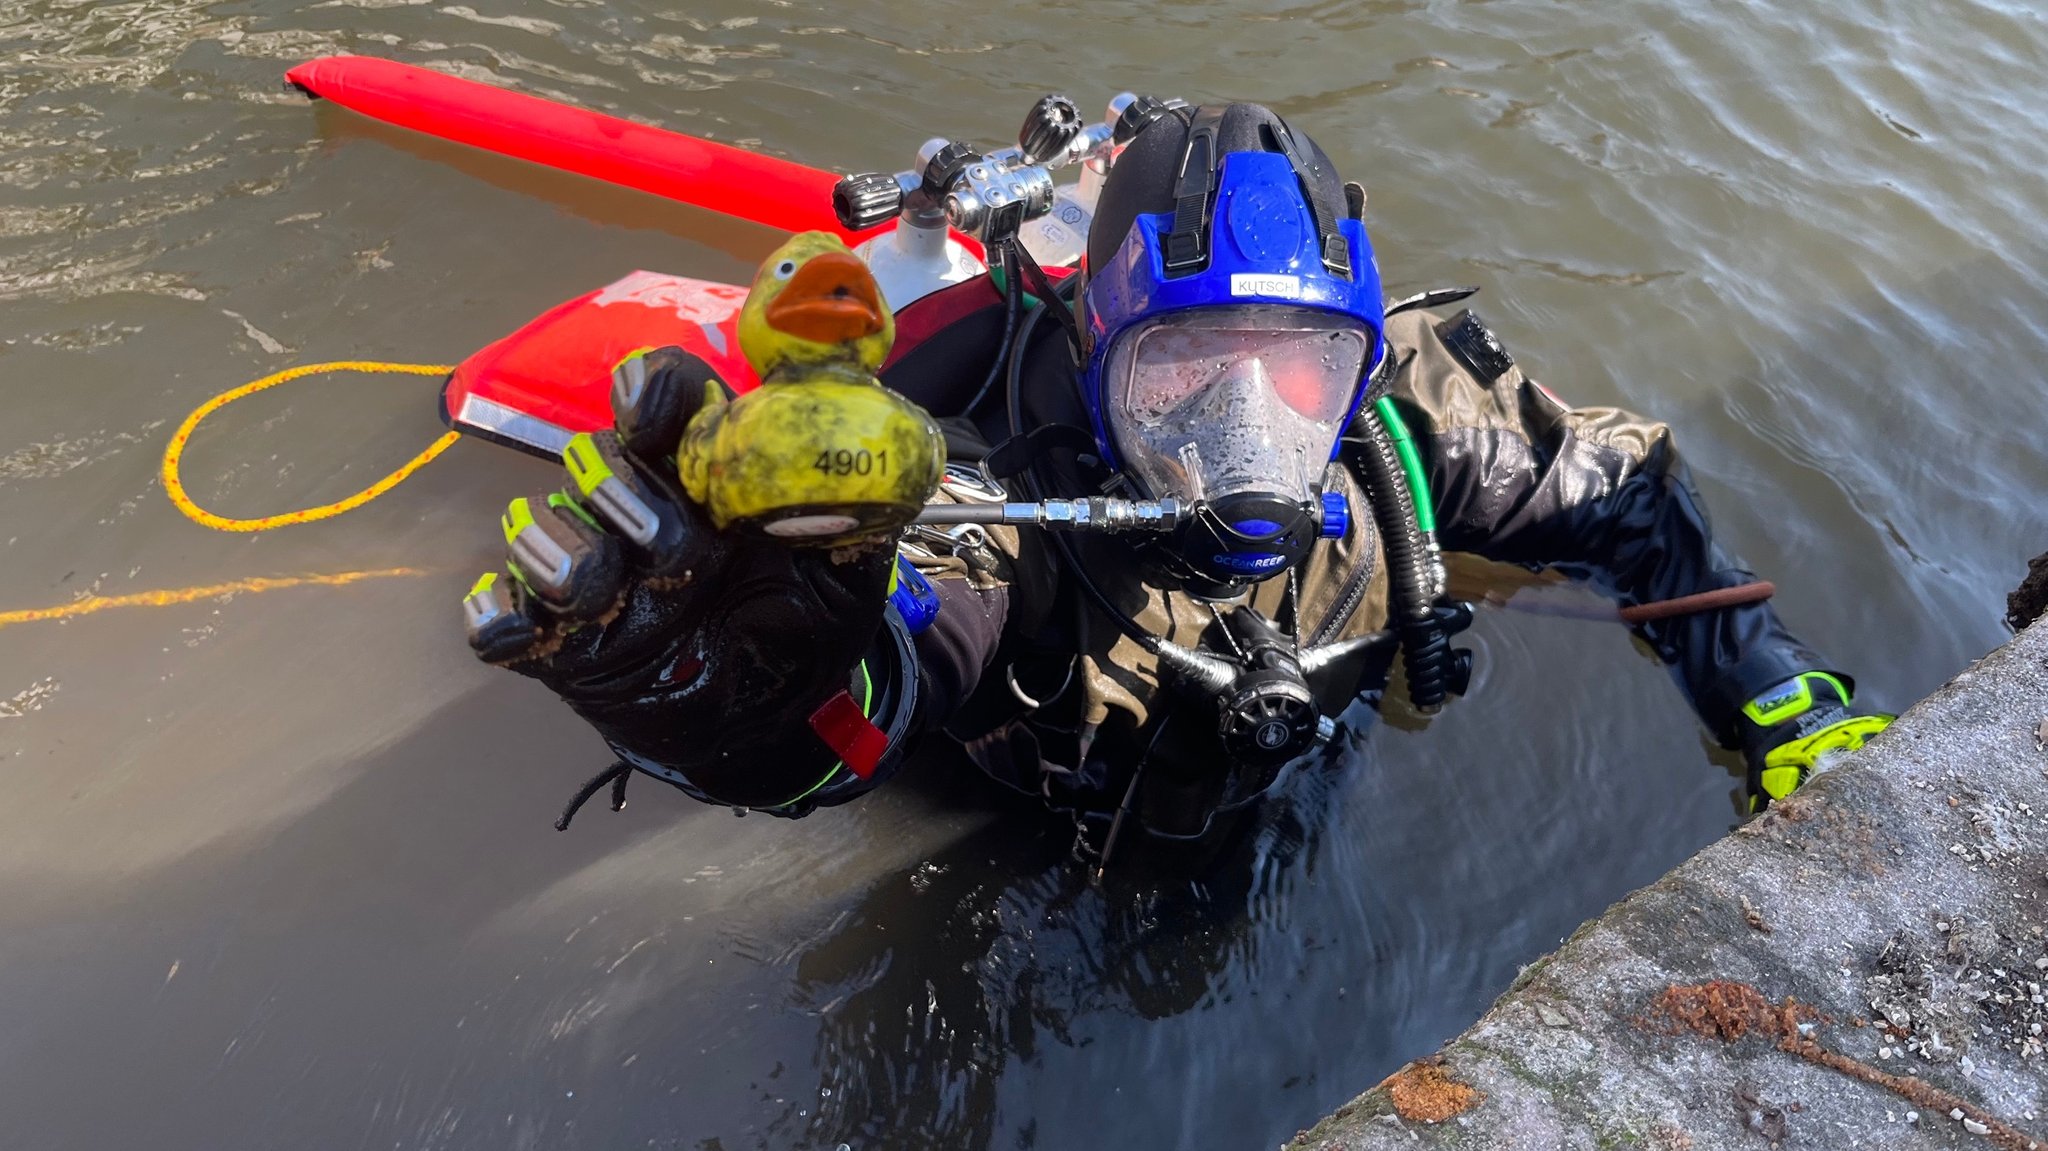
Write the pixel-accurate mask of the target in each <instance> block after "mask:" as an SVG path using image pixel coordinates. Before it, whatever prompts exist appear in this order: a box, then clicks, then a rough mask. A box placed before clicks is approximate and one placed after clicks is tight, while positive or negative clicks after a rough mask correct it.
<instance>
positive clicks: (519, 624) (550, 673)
mask: <svg viewBox="0 0 2048 1151" xmlns="http://www.w3.org/2000/svg"><path fill="white" fill-rule="evenodd" d="M723 386H724V385H723V384H721V383H720V382H719V381H718V379H717V378H716V377H715V376H714V375H713V374H712V372H711V369H710V367H709V365H707V364H705V363H704V362H703V361H702V360H700V359H698V358H697V357H695V356H692V355H690V354H689V353H687V352H684V351H682V350H681V349H680V348H673V347H670V348H662V349H659V350H655V351H649V352H640V353H635V354H634V355H632V356H629V357H627V358H626V359H625V360H623V361H621V362H620V364H619V366H618V367H617V368H616V369H615V370H614V371H613V373H612V409H613V413H614V416H615V418H616V427H615V429H614V430H613V431H606V432H598V433H595V434H585V435H579V436H577V437H576V438H575V439H574V440H573V441H571V443H570V444H569V446H568V447H567V448H566V449H564V451H563V453H562V454H563V459H564V461H565V462H566V463H567V465H568V472H569V484H568V486H567V487H566V489H565V490H563V491H560V492H554V493H550V494H547V495H542V496H530V497H523V498H521V499H517V500H514V501H512V504H511V506H510V507H509V508H508V509H507V510H506V513H505V516H504V519H503V521H502V527H503V528H504V534H505V542H506V549H507V553H508V562H507V565H506V567H507V571H506V573H498V572H491V573H487V574H485V575H484V576H483V578H482V579H480V580H478V581H477V584H476V586H475V588H474V589H472V591H471V592H470V594H469V596H468V598H467V599H466V600H465V601H464V605H463V607H464V616H465V619H466V622H467V625H468V632H469V642H470V646H471V647H472V648H474V649H475V651H476V653H477V655H478V656H479V657H480V658H482V659H483V660H485V661H486V662H489V663H493V664H497V665H499V666H501V667H506V668H510V669H511V670H513V671H516V672H518V673H520V674H521V675H526V676H531V677H533V678H534V679H537V680H539V681H541V682H542V683H544V684H546V685H547V686H548V687H549V688H551V689H553V690H554V691H555V693H556V694H558V695H560V696H561V697H562V699H563V700H564V701H566V702H567V703H568V704H569V706H570V707H571V708H573V709H574V710H575V712H576V714H578V715H580V716H582V717H583V718H584V719H585V720H587V721H589V723H590V724H591V726H592V727H595V728H596V729H597V731H598V734H600V735H602V736H603V737H604V739H605V741H606V742H607V743H608V744H610V745H611V746H612V748H613V750H614V751H616V752H618V753H619V755H620V757H621V762H622V764H625V765H630V766H632V767H635V768H639V769H640V770H642V771H646V772H648V773H650V774H654V775H656V776H657V777H658V778H662V779H664V780H666V781H667V782H670V783H674V784H676V785H677V786H679V787H681V788H682V789H683V790H684V791H686V792H688V793H690V794H691V795H693V796H695V797H696V798H699V799H703V800H706V801H707V802H715V803H721V804H731V805H734V806H744V807H760V808H770V809H774V808H787V807H788V805H790V804H792V803H794V802H795V801H796V800H798V799H800V798H801V797H802V796H803V794H804V793H806V792H808V791H810V790H812V789H815V788H817V787H819V786H821V785H822V784H823V783H824V781H825V780H827V779H829V778H830V777H831V776H832V775H833V774H834V772H835V771H837V770H838V769H839V764H840V759H841V756H840V754H839V752H837V751H835V750H834V749H833V747H831V746H828V745H827V743H826V742H825V736H826V735H828V734H830V731H831V729H832V728H833V727H834V726H835V725H836V726H837V727H839V728H840V729H842V730H843V729H844V728H845V726H846V724H847V723H848V722H849V721H851V722H853V723H854V724H855V725H856V726H857V725H858V724H859V722H861V721H860V716H861V710H862V707H861V705H862V704H863V702H864V700H863V693H862V685H863V684H864V683H866V684H867V685H868V690H869V694H872V677H871V676H870V675H869V674H867V669H866V668H865V666H864V665H863V662H862V657H863V655H864V654H865V653H866V652H867V651H868V650H869V647H870V645H871V644H872V643H874V642H875V640H876V635H877V630H878V628H879V627H880V625H881V623H882V618H883V609H884V607H885V604H886V601H887V596H888V590H889V582H890V572H891V565H892V564H893V562H894V560H895V555H896V548H895V544H894V539H893V536H884V537H882V538H879V539H877V540H876V541H874V542H873V543H863V544H859V545H856V546H850V547H845V548H838V549H831V550H825V549H815V548H796V547H787V546H783V545H780V544H776V543H772V542H764V541H757V540H749V539H744V538H740V537H738V536H734V535H728V534H722V533H719V532H717V531H715V530H714V529H713V528H712V526H711V524H710V522H709V520H708V519H707V518H706V516H705V514H704V511H703V509H702V508H700V507H698V506H697V505H696V504H694V503H693V502H691V500H690V499H689V497H687V496H686V495H685V494H684V493H683V491H682V488H681V485H680V483H679V482H678V480H677V475H676V464H675V452H676V446H677V444H678V442H679V441H680V439H681V437H682V433H683V428H684V425H685V424H687V423H688V421H689V419H690V416H691V415H692V414H693V413H695V412H696V411H697V409H698V408H699V407H700V406H701V405H702V404H703V403H704V402H705V399H706V397H707V396H708V395H710V394H712V391H713V390H714V389H721V388H723ZM849 693H850V698H846V699H842V698H841V697H842V696H843V695H849ZM848 708H852V709H854V710H852V711H851V713H850V715H849V714H848V711H847V709H848ZM821 717H822V718H821ZM615 774H616V778H617V780H618V781H619V782H620V783H622V782H623V780H624V778H625V777H626V773H625V771H624V770H623V768H621V769H619V770H618V771H617V772H616V773H615ZM600 778H601V779H610V778H613V776H612V775H609V774H608V775H607V776H603V777H600ZM597 782H598V781H593V788H594V787H595V786H596V785H597ZM616 786H618V785H617V784H615V787H616ZM589 790H590V789H586V792H585V793H584V795H582V796H579V797H578V800H577V803H580V802H581V801H582V799H584V798H587V797H588V793H589ZM614 794H615V796H618V797H620V801H621V802H622V801H623V791H617V790H615V792H614ZM573 810H574V805H572V807H571V811H572V812H573ZM783 813H785V814H798V813H800V812H797V811H788V810H785V811H784V812H783ZM567 818H568V817H567V815H566V814H565V815H564V817H563V824H561V825H558V826H562V825H566V821H567Z"/></svg>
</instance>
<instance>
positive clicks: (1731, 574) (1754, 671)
mask: <svg viewBox="0 0 2048 1151" xmlns="http://www.w3.org/2000/svg"><path fill="white" fill-rule="evenodd" d="M1387 336H1388V341H1389V345H1390V349H1391V352H1392V354H1393V355H1395V356H1396V357H1397V358H1396V366H1395V377H1394V381H1393V385H1392V395H1393V397H1394V399H1395V402H1396V404H1397V405H1398V406H1399V407H1400V408H1401V409H1402V412H1403V415H1404V417H1405V418H1406V419H1407V420H1408V422H1409V425H1410V428H1411V430H1412V431H1413V432H1414V433H1415V435H1416V439H1417V441H1418V444H1417V446H1418V448H1419V449H1420V451H1421V453H1422V456H1423V460H1424V466H1425V470H1426V472H1427V474H1428V477H1429V483H1430V488H1431V492H1432V495H1433V497H1434V501H1435V506H1436V515H1437V537H1438V541H1439V542H1440V543H1441V545H1442V546H1443V547H1444V549H1445V550H1447V551H1464V552H1471V553H1473V554H1476V555H1479V556H1482V557H1484V558H1486V559H1490V560H1497V561H1501V562H1505V563H1513V564H1518V565H1522V566H1526V567H1529V568H1532V569H1547V570H1551V571H1556V572H1559V573H1560V574H1564V575H1567V576H1571V577H1574V578H1579V579H1584V580H1587V581H1589V582H1591V583H1592V584H1594V585H1595V586H1597V587H1599V588H1600V589H1602V590H1603V591H1605V592H1606V593H1608V594H1610V595H1612V596H1613V597H1614V598H1615V599H1616V600H1617V601H1619V603H1620V604H1621V605H1622V606H1629V605H1633V604H1641V603H1650V602H1654V601H1657V600H1664V599H1671V598H1675V597H1678V596H1683V595H1690V594H1693V593H1695V592H1703V591H1709V590H1712V589H1715V588H1722V587H1732V586H1735V585H1739V584H1744V583H1748V582H1751V581H1752V580H1754V579H1755V578H1756V577H1755V576H1754V575H1753V574H1752V573H1751V572H1750V571H1749V570H1748V569H1746V568H1745V567H1744V566H1743V565H1742V564H1741V563H1740V562H1739V561H1738V560H1737V559H1736V558H1735V557H1734V556H1731V555H1729V554H1728V553H1727V551H1725V550H1724V549H1723V548H1722V547H1721V546H1720V545H1719V544H1717V543H1716V542H1715V541H1714V538H1713V534H1712V532H1711V530H1710V529H1709V527H1708V523H1707V516H1706V511H1705V509H1704V508H1703V507H1702V506H1701V503H1700V498H1699V493H1698V492H1697V491H1695V490H1694V488H1693V485H1692V481H1691V478H1690V476H1689V474H1688V472H1687V469H1686V466H1685V464H1684V462H1683V461H1682V460H1681V459H1680V457H1679V454H1678V449H1677V448H1676V447H1675V446H1674V444H1673V443H1672V436H1671V430H1670V428H1668V427H1667V426H1665V425H1664V424H1662V423H1658V422H1654V421H1651V420H1645V419H1643V418H1641V417H1638V416H1635V415H1631V414H1630V413H1628V412H1624V411H1621V410H1618V409H1615V408H1572V407H1569V406H1567V405H1566V404H1565V403H1563V402H1562V401H1560V400H1559V399H1558V398H1557V397H1556V396H1555V395H1553V394H1552V393H1551V392H1550V391H1549V390H1548V389H1546V388H1544V387H1543V386H1542V385H1540V384H1538V383H1536V382H1535V381H1534V380H1531V379H1529V378H1528V377H1526V376H1525V375H1523V373H1522V370H1521V368H1520V367H1518V366H1516V364H1515V362H1514V359H1513V357H1512V356H1510V355H1509V354H1508V353H1507V352H1506V350H1504V349H1503V348H1502V347H1501V345H1500V343H1499V341H1498V340H1497V339H1495V337H1494V336H1493V334H1492V333H1491V332H1490V331H1488V330H1487V328H1486V327H1485V325H1484V324H1482V323H1481V322H1480V321H1479V319H1478V317H1476V316H1475V315H1474V314H1473V313H1471V312H1470V311H1462V312H1459V313H1458V314H1457V315H1454V316H1451V317H1450V318H1448V319H1444V318H1441V317H1439V316H1437V315H1432V314H1431V313H1429V312H1427V311H1422V310H1414V311H1409V312H1405V313H1402V314H1399V315H1397V316H1394V317H1392V318H1390V319H1389V321H1388V325H1387ZM1635 632H1636V634H1637V635H1638V636H1640V637H1641V638H1642V639H1643V640H1644V641H1646V642H1647V643H1648V644H1649V645H1650V646H1651V647H1652V648H1653V649H1654V650H1655V651H1656V652H1657V654H1658V655H1659V656H1660V657H1661V658H1662V659H1663V660H1664V662H1665V663H1666V664H1668V665H1670V666H1671V668H1672V669H1673V671H1674V673H1675V674H1676V676H1677V678H1678V680H1679V682H1680V683H1681V684H1682V685H1683V687H1684V688H1685V690H1686V691H1687V693H1688V695H1689V696H1690V698H1691V699H1692V702H1693V706H1694V708H1695V709H1696V710H1697V711H1698V713H1699V715H1700V718H1701V719H1702V720H1703V721H1704V722H1705V723H1706V724H1707V727H1708V729H1709V730H1710V731H1712V732H1713V733H1714V735H1715V737H1716V738H1717V739H1719V740H1720V741H1721V742H1722V743H1723V744H1724V745H1725V746H1734V743H1735V740H1736V735H1737V728H1736V720H1737V717H1738V715H1739V710H1740V708H1741V706H1742V704H1743V702H1744V701H1746V700H1748V699H1751V698H1753V697H1755V696H1756V695H1757V694H1758V693H1760V692H1762V691H1763V690H1765V689H1766V688H1769V687H1770V686H1772V685H1773V684H1777V683H1781V682H1783V681H1785V680H1787V679H1789V678H1791V677H1792V676H1793V675H1796V674H1798V673H1799V672H1802V671H1813V670H1830V669H1828V668H1827V666H1826V664H1825V662H1824V661H1823V660H1822V659H1821V657H1820V656H1819V655H1818V654H1817V653H1815V652H1814V651H1813V650H1812V649H1810V648H1808V647H1807V646H1806V645H1805V644H1803V643H1801V642H1800V641H1799V639H1798V638H1797V637H1795V636H1794V635H1793V634H1792V633H1791V632H1790V631H1788V630H1787V629H1786V627H1785V625H1784V623H1783V622H1782V621H1781V620H1779V618H1778V615H1777V613H1776V612H1775V611H1773V610H1772V609H1771V607H1770V606H1769V604H1768V603H1757V604H1748V605H1743V606H1738V607H1730V608H1722V609H1719V610H1713V611H1704V612H1697V613H1694V614H1691V615H1683V616H1678V617H1674V618H1670V619H1666V620H1661V621H1657V622H1653V623H1648V624H1643V625H1640V626H1638V627H1636V628H1635Z"/></svg>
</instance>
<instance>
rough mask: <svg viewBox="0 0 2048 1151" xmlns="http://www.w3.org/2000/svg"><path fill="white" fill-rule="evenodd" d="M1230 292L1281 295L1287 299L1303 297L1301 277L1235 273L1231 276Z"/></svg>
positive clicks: (1250, 294) (1239, 294) (1245, 294)
mask: <svg viewBox="0 0 2048 1151" xmlns="http://www.w3.org/2000/svg"><path fill="white" fill-rule="evenodd" d="M1230 294H1231V295H1233V296H1279V297H1280V298H1281V299H1285V300H1299V299H1300V298H1301V277H1300V276H1262V275H1257V274H1248V273H1233V274H1232V275H1231V277H1230Z"/></svg>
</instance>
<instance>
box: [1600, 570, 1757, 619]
mask: <svg viewBox="0 0 2048 1151" xmlns="http://www.w3.org/2000/svg"><path fill="white" fill-rule="evenodd" d="M1776 594H1778V585H1777V584H1774V583H1772V582H1771V581H1769V580H1757V581H1756V582H1755V583H1746V584H1737V585H1735V586H1734V587H1721V588H1715V589H1714V590H1713V591H1703V592H1696V593H1694V594H1692V595H1682V596H1679V597H1678V598H1676V599H1660V600H1655V601H1653V602H1651V603H1641V604H1637V605H1636V606H1634V607H1625V608H1622V609H1621V622H1623V623H1626V624H1638V623H1651V622H1653V621H1655V620H1660V619H1670V618H1671V617H1672V616H1677V615H1691V614H1693V613H1694V612H1702V611H1718V610H1719V609H1721V608H1724V607H1739V606H1741V605H1743V604H1746V603H1761V602H1762V601H1764V600H1767V599H1769V598H1771V597H1772V596H1774V595H1776Z"/></svg>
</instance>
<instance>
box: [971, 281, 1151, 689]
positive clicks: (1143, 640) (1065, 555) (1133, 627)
mask: <svg viewBox="0 0 2048 1151" xmlns="http://www.w3.org/2000/svg"><path fill="white" fill-rule="evenodd" d="M1061 286H1062V287H1064V286H1065V285H1061ZM1054 299H1057V296H1056V295H1052V294H1048V296H1047V297H1046V298H1045V299H1041V300H1040V301H1039V303H1038V306H1037V307H1035V308H1033V309H1031V314H1030V315H1028V316H1026V317H1024V326H1023V328H1022V329H1020V330H1019V331H1018V333H1017V342H1016V346H1015V347H1014V348H1012V349H1011V351H1010V362H1009V365H1008V368H1009V370H1008V374H1007V377H1006V379H1005V380H1004V387H1005V388H1007V389H1008V391H1009V395H1008V397H1007V399H1008V405H1007V411H1008V415H1009V421H1010V436H1011V438H1012V439H1015V438H1016V437H1018V436H1021V435H1023V434H1024V388H1023V382H1024V361H1025V359H1026V358H1027V357H1028V356H1030V354H1031V337H1032V336H1033V335H1034V334H1036V332H1037V329H1038V322H1039V321H1040V320H1042V319H1044V318H1045V314H1046V312H1047V311H1048V310H1049V309H1050V307H1051V301H1052V300H1054ZM1069 340H1070V342H1071V337H1069ZM1079 350H1080V349H1078V348H1076V349H1075V351H1076V352H1077V353H1078V352H1079ZM1017 478H1018V479H1019V480H1020V481H1022V483H1023V485H1024V494H1025V496H1027V497H1028V498H1030V499H1032V500H1034V501H1037V500H1043V499H1044V498H1045V493H1044V491H1043V490H1042V489H1041V488H1040V487H1039V485H1038V463H1037V461H1035V460H1034V461H1032V462H1031V463H1029V464H1027V465H1025V468H1024V470H1023V471H1022V472H1021V473H1019V474H1018V476H1017ZM1045 534H1046V535H1047V536H1048V537H1050V538H1051V540H1052V544H1053V550H1055V551H1056V552H1058V553H1059V557H1060V561H1061V562H1062V563H1063V564H1065V565H1066V568H1067V571H1068V572H1069V573H1070V574H1072V575H1073V577H1074V583H1075V584H1076V585H1077V586H1078V587H1080V589H1081V592H1082V594H1083V595H1085V596H1087V597H1088V601H1089V602H1090V603H1092V604H1094V605H1095V607H1096V609H1097V610H1098V611H1100V612H1102V614H1103V615H1106V616H1108V617H1109V619H1110V622H1112V623H1114V624H1116V628H1117V630H1118V631H1120V632H1122V633H1124V634H1125V635H1127V636H1129V637H1131V640H1132V642H1134V643H1136V644H1138V646H1140V647H1142V648H1144V649H1145V650H1146V651H1148V652H1151V653H1153V654H1155V655H1156V654H1158V652H1159V650H1160V643H1159V637H1158V636H1155V635H1153V634H1152V633H1151V632H1148V631H1146V630H1145V629H1144V628H1142V627H1140V626H1139V625H1138V621H1137V620H1134V619H1132V618H1131V617H1130V613H1128V612H1126V611H1124V610H1123V609H1122V608H1120V607H1118V606H1117V605H1116V603H1115V602H1114V601H1112V600H1111V599H1110V598H1109V594H1108V593H1107V592H1105V591H1103V590H1102V588H1101V586H1100V585H1098V584H1097V583H1096V582H1095V581H1094V580H1093V579H1091V578H1089V575H1088V572H1087V569H1086V568H1084V567H1082V566H1081V557H1080V556H1079V555H1078V554H1076V553H1075V551H1074V547H1073V544H1072V543H1071V542H1070V541H1069V540H1068V539H1067V538H1066V537H1065V536H1064V535H1061V534H1060V533H1059V532H1047V533H1045Z"/></svg>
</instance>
